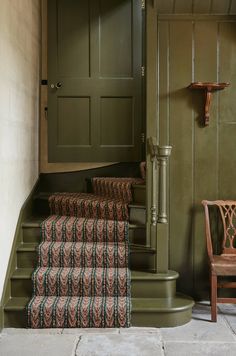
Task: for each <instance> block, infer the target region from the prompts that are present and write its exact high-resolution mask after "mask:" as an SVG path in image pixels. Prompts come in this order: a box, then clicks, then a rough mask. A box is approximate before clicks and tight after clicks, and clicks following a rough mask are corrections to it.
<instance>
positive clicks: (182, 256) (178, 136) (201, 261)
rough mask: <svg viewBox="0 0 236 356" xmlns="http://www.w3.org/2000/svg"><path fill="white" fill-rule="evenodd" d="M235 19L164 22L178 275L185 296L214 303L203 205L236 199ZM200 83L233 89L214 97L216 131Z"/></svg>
mask: <svg viewBox="0 0 236 356" xmlns="http://www.w3.org/2000/svg"><path fill="white" fill-rule="evenodd" d="M235 34H236V19H235V17H226V16H223V17H220V16H216V17H213V16H212V17H209V16H208V17H207V18H206V17H205V16H204V17H201V16H196V17H195V16H192V15H191V16H187V15H185V16H178V15H175V16H173V15H172V16H169V17H168V16H160V17H158V39H159V40H158V53H159V63H158V68H159V80H158V86H159V93H158V103H159V110H158V118H157V122H159V124H160V126H159V130H160V144H170V145H171V146H173V150H172V155H171V157H170V163H169V178H168V180H169V213H168V216H169V227H168V237H167V238H168V239H169V257H170V266H169V267H170V268H171V269H174V270H177V271H178V272H179V273H180V278H179V279H178V284H177V286H178V290H181V291H183V292H185V293H190V294H192V295H195V296H196V297H198V298H206V297H208V294H207V293H208V267H207V260H206V246H205V232H204V216H203V209H202V207H201V200H202V199H209V200H211V199H235V189H234V185H233V184H232V182H233V181H234V180H235V178H236V161H235V157H234V154H233V152H234V150H235V145H234V137H235V134H236V132H235V128H234V126H235V110H236V102H235V100H234V93H235V85H236V84H235V80H234V78H235V76H236V69H235V68H236V45H235ZM192 81H222V82H227V81H229V82H230V83H231V85H230V87H229V88H227V89H226V90H225V91H224V92H220V93H217V94H214V97H213V102H212V106H211V119H210V125H209V127H207V128H206V127H203V126H202V118H203V109H204V97H203V96H202V93H197V92H191V91H190V90H189V89H187V86H188V85H189V84H190V83H191V82H192Z"/></svg>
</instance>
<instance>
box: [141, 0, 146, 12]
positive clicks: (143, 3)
mask: <svg viewBox="0 0 236 356" xmlns="http://www.w3.org/2000/svg"><path fill="white" fill-rule="evenodd" d="M141 4H142V5H141V6H142V10H145V7H146V4H145V0H141Z"/></svg>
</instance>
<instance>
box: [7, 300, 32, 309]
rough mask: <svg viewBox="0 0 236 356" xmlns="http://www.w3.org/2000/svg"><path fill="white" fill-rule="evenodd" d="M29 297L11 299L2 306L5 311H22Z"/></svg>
mask: <svg viewBox="0 0 236 356" xmlns="http://www.w3.org/2000/svg"><path fill="white" fill-rule="evenodd" d="M30 299H31V297H13V298H10V299H9V300H8V301H7V303H6V304H5V306H4V310H6V311H14V310H15V311H20V310H24V309H25V307H26V305H27V303H28V302H29V301H30Z"/></svg>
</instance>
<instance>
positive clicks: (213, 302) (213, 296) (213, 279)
mask: <svg viewBox="0 0 236 356" xmlns="http://www.w3.org/2000/svg"><path fill="white" fill-rule="evenodd" d="M216 301H217V276H216V275H213V274H211V321H213V322H216V321H217V305H216Z"/></svg>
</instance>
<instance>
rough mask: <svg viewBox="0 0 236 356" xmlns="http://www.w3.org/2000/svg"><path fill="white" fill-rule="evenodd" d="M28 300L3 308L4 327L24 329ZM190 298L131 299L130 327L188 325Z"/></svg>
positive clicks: (18, 299) (191, 303)
mask: <svg viewBox="0 0 236 356" xmlns="http://www.w3.org/2000/svg"><path fill="white" fill-rule="evenodd" d="M28 301H29V298H12V299H10V300H9V302H8V303H7V305H6V306H5V308H4V309H5V313H4V314H5V317H4V319H5V320H4V327H18V328H26V327H27V321H26V311H25V307H26V305H27V303H28ZM193 305H194V301H193V299H192V298H190V297H187V296H185V295H183V294H176V296H175V297H173V298H132V313H131V325H132V326H140V327H157V328H160V327H173V326H180V325H183V324H186V323H188V322H189V321H190V320H191V317H192V307H193Z"/></svg>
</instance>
